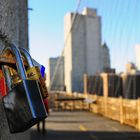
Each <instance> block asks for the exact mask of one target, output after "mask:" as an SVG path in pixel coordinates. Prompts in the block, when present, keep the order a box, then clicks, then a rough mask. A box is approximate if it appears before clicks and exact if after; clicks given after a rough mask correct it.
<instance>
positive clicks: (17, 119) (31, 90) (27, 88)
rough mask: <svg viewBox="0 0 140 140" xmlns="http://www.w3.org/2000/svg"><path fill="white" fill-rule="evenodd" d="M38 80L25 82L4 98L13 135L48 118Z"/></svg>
mask: <svg viewBox="0 0 140 140" xmlns="http://www.w3.org/2000/svg"><path fill="white" fill-rule="evenodd" d="M38 93H40V91H39V88H38V85H37V83H36V80H23V81H22V82H20V83H18V84H17V85H16V86H15V87H14V88H13V89H12V90H11V91H9V93H8V94H7V95H6V96H4V97H3V105H4V108H5V112H6V116H7V120H8V124H9V128H10V132H11V133H17V132H23V131H25V130H26V129H28V128H30V127H31V126H33V125H34V124H36V123H37V122H39V121H41V120H43V119H44V118H46V117H47V113H46V110H45V107H44V104H43V103H42V97H41V95H40V94H38Z"/></svg>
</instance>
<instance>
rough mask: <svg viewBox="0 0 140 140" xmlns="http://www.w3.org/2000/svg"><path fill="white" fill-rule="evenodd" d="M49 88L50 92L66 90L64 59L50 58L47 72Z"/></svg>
mask: <svg viewBox="0 0 140 140" xmlns="http://www.w3.org/2000/svg"><path fill="white" fill-rule="evenodd" d="M58 61H59V62H58ZM56 67H57V68H56ZM47 87H48V88H49V89H50V90H64V58H63V57H61V58H60V57H56V58H49V62H48V71H47Z"/></svg>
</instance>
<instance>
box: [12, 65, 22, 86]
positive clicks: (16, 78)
mask: <svg viewBox="0 0 140 140" xmlns="http://www.w3.org/2000/svg"><path fill="white" fill-rule="evenodd" d="M9 72H10V75H11V81H12V87H13V86H15V85H17V84H18V83H20V82H21V81H22V80H21V78H20V76H19V75H18V73H17V71H16V70H14V69H13V68H11V67H9Z"/></svg>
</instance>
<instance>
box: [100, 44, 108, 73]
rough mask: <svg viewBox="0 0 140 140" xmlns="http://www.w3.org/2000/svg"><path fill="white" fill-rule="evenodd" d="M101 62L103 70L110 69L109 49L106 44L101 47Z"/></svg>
mask: <svg viewBox="0 0 140 140" xmlns="http://www.w3.org/2000/svg"><path fill="white" fill-rule="evenodd" d="M101 47H102V62H103V64H102V65H103V69H104V70H106V69H110V54H109V48H108V46H107V44H106V43H104V44H103V45H102V46H101Z"/></svg>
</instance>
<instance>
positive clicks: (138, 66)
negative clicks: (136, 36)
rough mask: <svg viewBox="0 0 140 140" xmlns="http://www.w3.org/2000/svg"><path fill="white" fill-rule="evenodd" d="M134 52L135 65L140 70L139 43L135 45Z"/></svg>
mask: <svg viewBox="0 0 140 140" xmlns="http://www.w3.org/2000/svg"><path fill="white" fill-rule="evenodd" d="M135 52H136V67H137V69H138V70H140V45H136V46H135Z"/></svg>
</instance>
